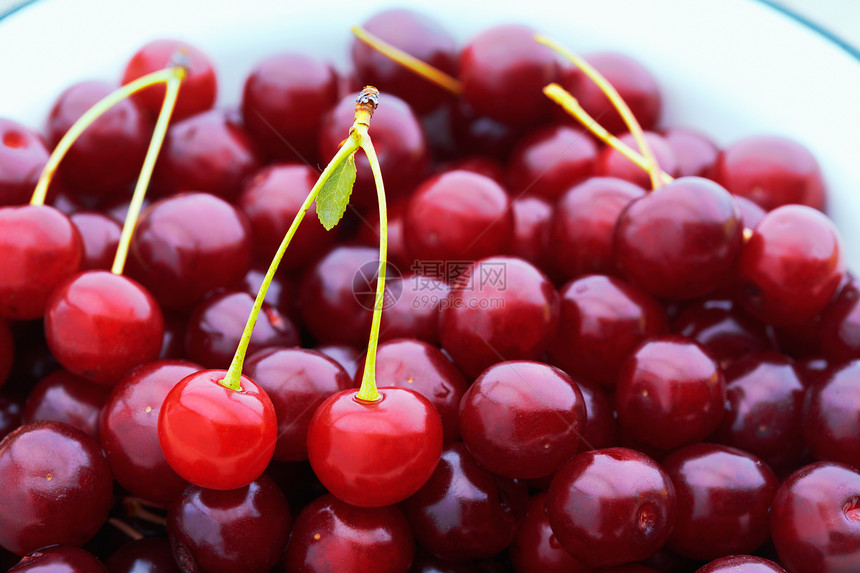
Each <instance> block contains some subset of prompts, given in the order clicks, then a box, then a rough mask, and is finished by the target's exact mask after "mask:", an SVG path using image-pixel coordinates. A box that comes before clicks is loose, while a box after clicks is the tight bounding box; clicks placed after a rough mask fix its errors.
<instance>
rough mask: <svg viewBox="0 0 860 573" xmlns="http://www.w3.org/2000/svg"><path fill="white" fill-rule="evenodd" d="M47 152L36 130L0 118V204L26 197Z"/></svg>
mask: <svg viewBox="0 0 860 573" xmlns="http://www.w3.org/2000/svg"><path fill="white" fill-rule="evenodd" d="M48 155H49V154H48V150H47V149H46V148H45V143H44V142H43V141H42V138H41V137H40V136H39V134H38V133H36V132H35V131H33V130H31V129H28V128H26V127H24V126H23V125H21V124H20V123H17V122H15V121H12V120H10V119H5V118H0V206H5V205H23V204H24V203H26V202H27V201H29V200H30V196H31V195H32V194H33V190H34V189H35V188H36V183H37V182H38V180H39V175H40V174H41V173H42V168H43V167H44V166H45V163H47V161H48Z"/></svg>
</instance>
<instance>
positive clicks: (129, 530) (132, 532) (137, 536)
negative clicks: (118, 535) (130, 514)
mask: <svg viewBox="0 0 860 573" xmlns="http://www.w3.org/2000/svg"><path fill="white" fill-rule="evenodd" d="M108 523H110V524H111V525H113V526H114V527H116V528H117V529H119V530H120V531H122V532H123V533H125V534H126V535H127V536H128V537H130V538H131V539H133V540H134V541H140V540H141V539H143V537H144V536H143V534H142V533H141V532H140V531H138V530H137V529H135V528H133V527H132V526H130V525H129V524H127V523H126V522H124V521H122V520H120V519H117V518H116V517H111V518H108Z"/></svg>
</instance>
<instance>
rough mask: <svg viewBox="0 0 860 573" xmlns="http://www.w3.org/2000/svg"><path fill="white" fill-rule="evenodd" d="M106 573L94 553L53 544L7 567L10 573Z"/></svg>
mask: <svg viewBox="0 0 860 573" xmlns="http://www.w3.org/2000/svg"><path fill="white" fill-rule="evenodd" d="M26 571H32V572H33V573H53V572H57V573H108V570H107V569H105V566H104V565H102V562H101V561H99V560H98V559H97V558H96V556H95V555H93V554H91V553H89V552H87V551H84V550H83V549H79V548H77V547H69V546H63V545H59V546H54V547H47V548H44V549H39V550H38V551H35V552H33V553H31V554H29V555H27V556H25V557H24V558H23V559H21V561H20V562H19V563H18V564H17V565H15V566H14V567H12V568H11V569H9V572H10V573H12V572H14V573H24V572H26Z"/></svg>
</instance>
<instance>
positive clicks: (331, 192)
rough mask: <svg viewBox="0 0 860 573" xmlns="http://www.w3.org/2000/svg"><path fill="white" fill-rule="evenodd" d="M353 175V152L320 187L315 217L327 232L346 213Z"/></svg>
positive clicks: (353, 182)
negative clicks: (317, 217)
mask: <svg viewBox="0 0 860 573" xmlns="http://www.w3.org/2000/svg"><path fill="white" fill-rule="evenodd" d="M355 173H356V169H355V152H354V151H353V152H352V153H350V154H349V155H347V157H346V159H345V160H344V161H341V162H340V165H338V166H336V167H335V168H334V169H333V170H332V172H331V176H330V177H329V178H328V179H327V180H326V182H325V183H323V184H322V187H320V190H319V195H317V216H319V218H320V223H322V226H323V227H325V228H326V230H327V231H331V230H332V229H334V227H335V226H336V225H337V224H338V222H339V221H340V220H341V218H342V217H343V214H344V213H345V212H346V205H347V203H349V196H350V195H351V194H352V186H353V185H354V184H355Z"/></svg>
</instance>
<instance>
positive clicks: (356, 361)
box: [316, 344, 381, 378]
mask: <svg viewBox="0 0 860 573" xmlns="http://www.w3.org/2000/svg"><path fill="white" fill-rule="evenodd" d="M380 346H381V345H380ZM316 350H318V351H319V352H320V353H321V354H325V355H326V356H328V357H329V358H331V359H332V360H334V361H335V362H337V363H338V364H340V365H341V366H342V367H343V369H344V370H346V373H347V374H349V377H350V378H355V375H356V374H357V373H358V369H359V368H361V367H362V366H363V364H364V352H363V351H359V350H358V349H357V348H354V347H352V346H347V345H345V344H324V345H322V346H317V348H316Z"/></svg>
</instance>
